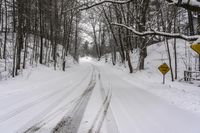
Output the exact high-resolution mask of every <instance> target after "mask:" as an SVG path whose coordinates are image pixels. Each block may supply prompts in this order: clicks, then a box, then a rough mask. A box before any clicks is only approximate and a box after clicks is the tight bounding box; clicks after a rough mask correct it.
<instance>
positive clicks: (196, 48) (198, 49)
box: [190, 43, 200, 71]
mask: <svg viewBox="0 0 200 133" xmlns="http://www.w3.org/2000/svg"><path fill="white" fill-rule="evenodd" d="M190 48H191V49H192V50H194V51H195V52H197V54H199V71H200V43H197V44H192V45H191V46H190Z"/></svg>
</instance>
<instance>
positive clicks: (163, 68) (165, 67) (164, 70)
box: [158, 63, 170, 75]
mask: <svg viewBox="0 0 200 133" xmlns="http://www.w3.org/2000/svg"><path fill="white" fill-rule="evenodd" d="M158 69H159V70H160V72H161V73H162V74H163V75H165V74H166V73H167V72H169V70H170V67H169V66H168V65H167V64H166V63H163V64H162V65H160V66H159V67H158Z"/></svg>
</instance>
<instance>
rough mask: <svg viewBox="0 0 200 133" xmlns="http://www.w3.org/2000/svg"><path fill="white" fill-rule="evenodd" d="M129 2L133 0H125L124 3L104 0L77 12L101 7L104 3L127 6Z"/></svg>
mask: <svg viewBox="0 0 200 133" xmlns="http://www.w3.org/2000/svg"><path fill="white" fill-rule="evenodd" d="M131 1H133V0H126V1H119V0H117V1H115V0H104V1H101V2H98V3H93V4H91V5H85V7H83V8H80V9H79V11H82V10H87V9H90V8H93V7H95V6H99V5H102V4H104V3H112V4H127V3H129V2H131Z"/></svg>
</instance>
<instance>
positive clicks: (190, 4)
mask: <svg viewBox="0 0 200 133" xmlns="http://www.w3.org/2000/svg"><path fill="white" fill-rule="evenodd" d="M167 1H168V2H169V3H171V4H174V5H176V6H180V7H183V8H185V9H188V10H191V11H197V12H200V0H167Z"/></svg>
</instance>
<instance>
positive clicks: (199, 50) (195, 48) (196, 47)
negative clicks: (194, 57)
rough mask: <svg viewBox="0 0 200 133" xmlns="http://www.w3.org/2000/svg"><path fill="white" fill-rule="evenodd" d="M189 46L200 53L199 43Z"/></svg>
mask: <svg viewBox="0 0 200 133" xmlns="http://www.w3.org/2000/svg"><path fill="white" fill-rule="evenodd" d="M190 48H191V49H193V50H194V51H195V52H197V53H198V54H199V55H200V44H192V45H191V46H190Z"/></svg>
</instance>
